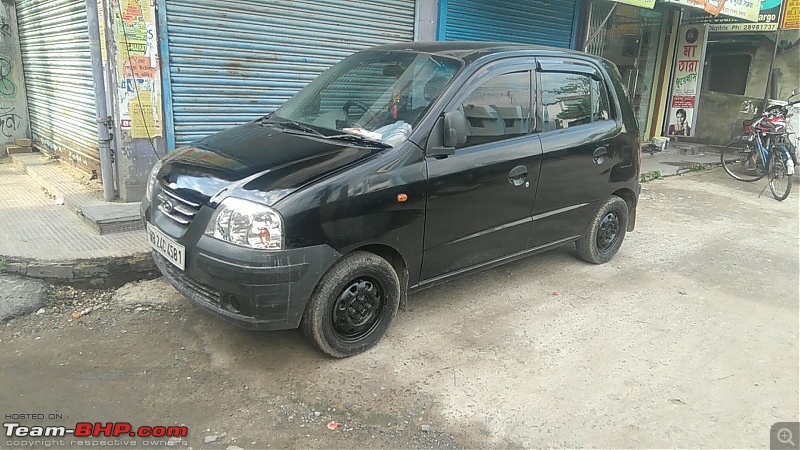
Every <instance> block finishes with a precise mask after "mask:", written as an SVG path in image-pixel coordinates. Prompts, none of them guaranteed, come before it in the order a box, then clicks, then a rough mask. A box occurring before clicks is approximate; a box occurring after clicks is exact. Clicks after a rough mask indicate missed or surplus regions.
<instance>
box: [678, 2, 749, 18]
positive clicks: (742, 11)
mask: <svg viewBox="0 0 800 450" xmlns="http://www.w3.org/2000/svg"><path fill="white" fill-rule="evenodd" d="M664 1H665V2H666V3H677V4H679V5H682V6H689V7H692V8H700V9H702V10H704V11H705V12H707V13H709V14H711V15H712V16H719V15H723V16H727V17H735V18H737V19H742V20H746V21H748V22H758V12H759V11H760V10H761V2H762V0H664Z"/></svg>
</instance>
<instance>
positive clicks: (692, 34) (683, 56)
mask: <svg viewBox="0 0 800 450" xmlns="http://www.w3.org/2000/svg"><path fill="white" fill-rule="evenodd" d="M707 39H708V26H707V25H705V24H689V25H683V26H681V28H680V31H679V32H678V51H677V58H676V59H675V68H674V70H673V75H672V98H670V103H669V106H670V108H669V110H670V114H669V116H668V117H667V119H668V124H667V127H666V130H664V131H665V133H664V134H666V135H667V136H694V134H693V132H694V126H695V123H696V121H697V96H698V94H699V93H700V82H701V80H702V79H703V64H704V62H705V49H706V41H707Z"/></svg>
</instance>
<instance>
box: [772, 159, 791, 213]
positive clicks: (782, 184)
mask: <svg viewBox="0 0 800 450" xmlns="http://www.w3.org/2000/svg"><path fill="white" fill-rule="evenodd" d="M787 156H788V155H784V154H782V153H781V152H778V151H773V152H772V153H771V154H770V155H769V163H768V165H767V167H769V170H768V173H769V190H770V191H772V196H773V197H775V199H776V200H778V201H783V200H786V198H787V197H788V196H789V192H791V190H792V178H794V177H793V176H792V175H791V174H790V173H788V172H789V171H788V164H794V162H793V161H792V159H791V157H789V160H788V161H787V160H786V158H787Z"/></svg>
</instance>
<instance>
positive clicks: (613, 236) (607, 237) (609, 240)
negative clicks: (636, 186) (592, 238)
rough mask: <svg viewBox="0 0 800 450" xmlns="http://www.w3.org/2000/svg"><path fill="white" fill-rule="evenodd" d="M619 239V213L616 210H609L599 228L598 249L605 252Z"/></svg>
mask: <svg viewBox="0 0 800 450" xmlns="http://www.w3.org/2000/svg"><path fill="white" fill-rule="evenodd" d="M618 239H619V215H618V214H617V213H616V211H609V212H608V213H607V214H606V215H605V216H603V219H602V220H601V221H600V228H599V229H598V230H597V238H596V241H597V250H599V251H600V253H605V252H607V251H609V250H610V249H611V248H613V247H614V246H615V245H616V244H617V240H618Z"/></svg>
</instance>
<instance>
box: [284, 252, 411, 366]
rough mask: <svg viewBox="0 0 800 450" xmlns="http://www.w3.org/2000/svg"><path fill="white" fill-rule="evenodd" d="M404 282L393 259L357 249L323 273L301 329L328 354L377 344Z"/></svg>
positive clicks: (342, 355)
mask: <svg viewBox="0 0 800 450" xmlns="http://www.w3.org/2000/svg"><path fill="white" fill-rule="evenodd" d="M399 305H400V281H399V279H398V277H397V272H395V270H394V268H393V267H392V265H391V264H389V262H388V261H386V260H385V259H383V258H381V257H380V256H377V255H375V254H373V253H369V252H363V251H357V252H353V253H351V254H349V255H347V256H345V257H344V258H343V259H341V260H340V261H339V262H337V263H336V264H335V265H334V266H333V267H332V268H331V269H330V270H329V271H328V273H326V274H325V276H323V277H322V280H321V281H320V282H319V284H318V285H317V287H316V289H315V290H314V293H313V294H312V296H311V300H310V301H309V303H308V306H306V311H305V313H304V314H303V320H302V321H301V322H300V328H301V329H302V330H303V333H304V334H305V335H306V337H307V338H308V339H310V340H311V342H312V343H313V344H314V345H315V346H316V347H317V348H319V349H320V350H321V351H322V352H323V353H325V354H327V355H329V356H332V357H334V358H346V357H348V356H353V355H356V354H358V353H361V352H363V351H366V350H367V349H369V348H370V347H372V346H374V345H375V344H377V343H378V341H379V340H380V339H381V338H382V337H383V335H384V334H385V333H386V330H387V329H388V328H389V325H391V323H392V321H393V320H394V317H395V315H396V314H397V308H398V306H399Z"/></svg>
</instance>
